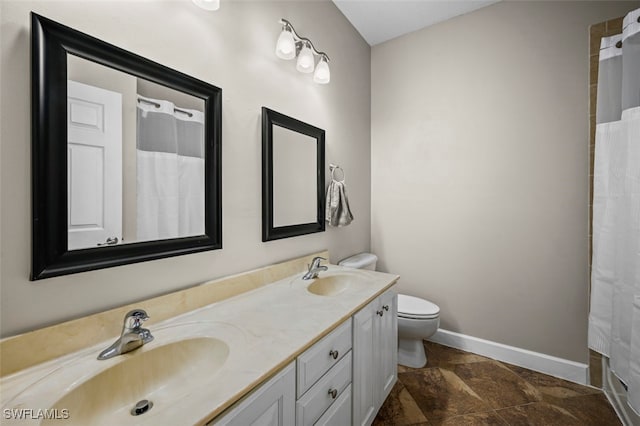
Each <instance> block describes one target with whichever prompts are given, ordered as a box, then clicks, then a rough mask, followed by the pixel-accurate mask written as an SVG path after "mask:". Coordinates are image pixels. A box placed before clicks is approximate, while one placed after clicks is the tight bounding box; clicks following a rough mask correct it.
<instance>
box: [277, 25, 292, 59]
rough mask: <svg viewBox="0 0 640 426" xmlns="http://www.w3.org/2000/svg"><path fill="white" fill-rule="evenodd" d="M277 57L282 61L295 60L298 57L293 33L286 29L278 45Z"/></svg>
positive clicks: (279, 38)
mask: <svg viewBox="0 0 640 426" xmlns="http://www.w3.org/2000/svg"><path fill="white" fill-rule="evenodd" d="M276 56H277V57H278V58H280V59H293V58H295V57H296V42H295V41H294V40H293V34H291V31H289V30H287V29H284V30H282V32H281V33H280V37H278V42H277V43H276Z"/></svg>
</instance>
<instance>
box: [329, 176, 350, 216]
mask: <svg viewBox="0 0 640 426" xmlns="http://www.w3.org/2000/svg"><path fill="white" fill-rule="evenodd" d="M325 219H326V221H327V222H329V225H331V226H347V225H349V224H350V223H351V221H352V220H353V214H351V208H350V207H349V198H348V197H347V189H346V188H345V186H344V182H339V181H337V180H335V179H332V180H331V183H330V184H329V187H328V188H327V203H326V212H325Z"/></svg>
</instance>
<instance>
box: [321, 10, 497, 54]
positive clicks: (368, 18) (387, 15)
mask: <svg viewBox="0 0 640 426" xmlns="http://www.w3.org/2000/svg"><path fill="white" fill-rule="evenodd" d="M498 1H499V0H333V2H334V3H335V5H336V6H338V9H340V11H341V12H342V13H343V14H344V16H346V17H347V19H348V20H349V21H350V22H351V24H352V25H353V26H354V27H355V28H356V29H357V30H358V32H359V33H360V34H361V35H362V37H364V39H365V40H366V41H367V43H369V45H371V46H375V45H376V44H380V43H383V42H385V41H387V40H391V39H392V38H396V37H399V36H401V35H403V34H407V33H410V32H412V31H416V30H419V29H421V28H424V27H428V26H429V25H433V24H437V23H438V22H442V21H446V20H447V19H450V18H453V17H454V16H459V15H464V14H465V13H469V12H472V11H474V10H477V9H480V8H482V7H485V6H489V5H491V4H493V3H497V2H498Z"/></svg>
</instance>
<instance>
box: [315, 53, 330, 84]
mask: <svg viewBox="0 0 640 426" xmlns="http://www.w3.org/2000/svg"><path fill="white" fill-rule="evenodd" d="M329 80H331V71H330V70H329V64H328V63H327V61H326V60H325V59H324V58H322V59H320V62H318V66H317V67H316V72H315V73H314V74H313V81H315V82H316V83H320V84H327V83H328V82H329Z"/></svg>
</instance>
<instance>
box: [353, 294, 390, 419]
mask: <svg viewBox="0 0 640 426" xmlns="http://www.w3.org/2000/svg"><path fill="white" fill-rule="evenodd" d="M397 311H398V298H397V295H396V294H395V292H394V291H392V290H389V291H387V292H386V293H383V294H382V295H381V296H379V297H378V298H376V299H375V300H373V301H372V302H371V303H369V304H368V305H367V306H365V307H364V308H363V309H362V310H360V311H359V312H358V313H356V314H355V315H354V316H353V422H352V424H353V425H358V426H360V425H370V424H371V423H372V422H373V419H374V418H375V416H376V414H377V413H378V410H379V409H380V407H381V406H382V403H383V402H384V400H385V399H386V398H387V396H388V395H389V392H391V389H392V388H393V385H394V384H395V383H396V381H397V380H398V315H397Z"/></svg>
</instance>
